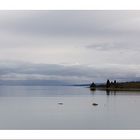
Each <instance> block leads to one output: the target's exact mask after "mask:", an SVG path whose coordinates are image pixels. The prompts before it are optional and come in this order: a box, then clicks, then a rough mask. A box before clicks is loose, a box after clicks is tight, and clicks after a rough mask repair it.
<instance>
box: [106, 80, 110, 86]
mask: <svg viewBox="0 0 140 140" xmlns="http://www.w3.org/2000/svg"><path fill="white" fill-rule="evenodd" d="M109 87H110V81H109V80H107V82H106V88H109Z"/></svg>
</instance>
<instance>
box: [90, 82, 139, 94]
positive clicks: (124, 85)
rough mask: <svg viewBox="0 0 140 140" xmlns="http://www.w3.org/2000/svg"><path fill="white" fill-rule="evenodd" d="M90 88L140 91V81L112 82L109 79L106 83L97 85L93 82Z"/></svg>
mask: <svg viewBox="0 0 140 140" xmlns="http://www.w3.org/2000/svg"><path fill="white" fill-rule="evenodd" d="M90 90H106V91H140V82H139V81H138V82H134V81H132V82H116V80H114V81H113V82H110V81H109V80H107V82H106V84H99V85H96V84H94V83H92V84H91V85H90Z"/></svg>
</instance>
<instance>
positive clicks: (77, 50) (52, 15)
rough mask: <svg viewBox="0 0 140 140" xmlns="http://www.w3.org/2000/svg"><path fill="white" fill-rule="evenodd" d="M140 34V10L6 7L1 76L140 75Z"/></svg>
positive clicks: (78, 78)
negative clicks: (65, 9)
mask: <svg viewBox="0 0 140 140" xmlns="http://www.w3.org/2000/svg"><path fill="white" fill-rule="evenodd" d="M139 36H140V11H0V49H1V51H0V62H1V63H0V79H2V80H7V79H18V80H22V79H24V80H25V79H26V80H29V79H31V80H32V79H38V80H39V79H46V80H52V79H54V80H60V81H61V80H63V81H71V82H74V83H79V82H81V83H85V82H90V81H92V79H93V80H94V79H95V80H96V81H97V82H99V81H103V80H105V79H106V78H112V79H113V78H116V79H119V80H125V81H126V80H140V79H139V76H140V71H139V69H140V68H139V67H140V61H139V60H140V55H139V51H140V42H139ZM23 62H24V63H23Z"/></svg>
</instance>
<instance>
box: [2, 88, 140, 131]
mask: <svg viewBox="0 0 140 140" xmlns="http://www.w3.org/2000/svg"><path fill="white" fill-rule="evenodd" d="M93 103H96V104H98V105H96V106H94V105H92V104H93ZM0 129H6V130H7V129H14V130H15V129H16V130H17V129H20V130H21V129H24V130H25V129H33V130H34V129H39V130H44V129H45V130H49V129H51V130H54V129H68V130H71V129H74V130H75V129H84V130H89V129H91V130H96V129H97V130H101V129H103V130H104V129H140V92H132V91H131V92H128V91H122V92H121V91H120V92H110V93H106V91H98V90H96V91H90V90H89V88H86V87H77V86H0Z"/></svg>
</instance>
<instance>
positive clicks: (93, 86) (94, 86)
mask: <svg viewBox="0 0 140 140" xmlns="http://www.w3.org/2000/svg"><path fill="white" fill-rule="evenodd" d="M95 89H96V85H95V84H94V82H93V83H92V84H91V85H90V90H95Z"/></svg>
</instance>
